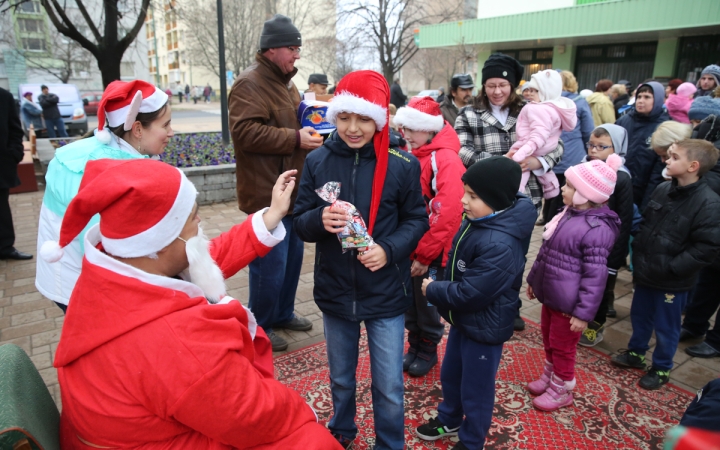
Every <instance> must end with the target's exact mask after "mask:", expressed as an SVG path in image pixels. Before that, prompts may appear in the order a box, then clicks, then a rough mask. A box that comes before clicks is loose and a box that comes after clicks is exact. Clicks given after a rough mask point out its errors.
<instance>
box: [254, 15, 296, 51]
mask: <svg viewBox="0 0 720 450" xmlns="http://www.w3.org/2000/svg"><path fill="white" fill-rule="evenodd" d="M301 45H302V37H301V36H300V31H299V30H298V29H297V28H296V27H295V25H293V23H292V20H290V18H289V17H286V16H283V15H282V14H275V15H274V16H273V18H272V19H270V20H267V21H265V25H263V30H262V34H261V35H260V48H261V49H264V48H280V47H289V46H301Z"/></svg>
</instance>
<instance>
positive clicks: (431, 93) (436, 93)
mask: <svg viewBox="0 0 720 450" xmlns="http://www.w3.org/2000/svg"><path fill="white" fill-rule="evenodd" d="M439 95H440V91H438V90H437V89H425V90H424V91H420V92H418V93H417V94H416V95H413V97H432V98H433V100H435V101H437V98H438V96H439Z"/></svg>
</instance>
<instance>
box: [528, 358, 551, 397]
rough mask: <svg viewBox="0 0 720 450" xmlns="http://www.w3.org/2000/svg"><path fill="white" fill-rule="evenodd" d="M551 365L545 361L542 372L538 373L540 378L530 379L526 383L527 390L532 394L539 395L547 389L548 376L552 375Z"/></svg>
mask: <svg viewBox="0 0 720 450" xmlns="http://www.w3.org/2000/svg"><path fill="white" fill-rule="evenodd" d="M552 373H553V365H552V364H550V363H549V362H547V361H545V367H544V368H543V373H542V375H540V379H538V380H535V381H531V382H530V383H528V385H527V390H528V391H530V393H531V394H533V395H540V394H542V393H543V392H545V391H546V390H547V387H548V385H549V384H550V377H552Z"/></svg>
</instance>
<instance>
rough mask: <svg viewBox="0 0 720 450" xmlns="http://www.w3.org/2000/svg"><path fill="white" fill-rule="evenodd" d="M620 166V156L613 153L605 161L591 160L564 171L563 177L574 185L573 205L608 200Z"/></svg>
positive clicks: (613, 188) (613, 189)
mask: <svg viewBox="0 0 720 450" xmlns="http://www.w3.org/2000/svg"><path fill="white" fill-rule="evenodd" d="M621 166H622V158H620V157H619V156H618V155H617V154H615V153H613V154H612V155H610V156H608V159H607V161H606V162H602V161H599V160H593V161H590V162H586V163H583V164H578V165H577V166H572V167H570V168H569V169H568V170H566V171H565V178H566V179H567V180H568V181H569V182H570V183H572V185H573V186H574V187H575V195H574V196H573V199H572V200H573V204H574V205H582V204H584V203H587V202H588V201H590V202H593V203H605V202H606V201H608V199H609V198H610V196H611V195H612V193H613V191H615V182H617V171H618V169H619V168H620V167H621Z"/></svg>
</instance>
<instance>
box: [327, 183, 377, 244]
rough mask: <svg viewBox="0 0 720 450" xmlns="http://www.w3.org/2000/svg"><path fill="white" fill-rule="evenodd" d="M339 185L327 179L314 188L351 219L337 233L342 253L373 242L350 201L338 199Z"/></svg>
mask: <svg viewBox="0 0 720 450" xmlns="http://www.w3.org/2000/svg"><path fill="white" fill-rule="evenodd" d="M340 185H341V183H340V182H338V181H328V182H327V183H325V185H323V187H321V188H320V189H316V190H315V192H317V195H318V196H320V198H321V199H323V200H325V201H326V202H329V203H332V205H331V206H333V207H337V208H340V209H342V210H343V211H345V212H346V213H347V214H348V215H349V216H350V217H351V219H349V220H347V222H346V223H345V228H343V230H342V231H341V232H340V233H338V235H337V236H338V239H340V244H341V245H342V249H343V253H345V252H346V251H348V250H350V249H353V248H362V247H369V246H371V245H373V244H375V242H374V241H373V239H372V237H370V235H369V234H368V232H367V227H366V226H365V221H364V220H363V218H362V216H361V215H360V212H359V211H358V210H357V208H355V205H353V204H352V203H348V202H344V201H342V200H338V197H339V196H340Z"/></svg>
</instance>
